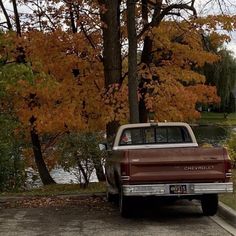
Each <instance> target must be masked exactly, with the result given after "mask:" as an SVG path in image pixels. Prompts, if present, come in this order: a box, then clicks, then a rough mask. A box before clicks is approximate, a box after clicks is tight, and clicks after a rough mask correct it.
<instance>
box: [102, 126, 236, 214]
mask: <svg viewBox="0 0 236 236" xmlns="http://www.w3.org/2000/svg"><path fill="white" fill-rule="evenodd" d="M105 172H106V179H107V185H108V188H107V197H108V200H109V201H110V200H112V199H115V197H116V196H117V197H119V209H120V213H121V215H122V216H123V217H127V216H129V215H130V213H131V212H130V204H131V203H132V199H133V197H137V196H143V197H146V196H161V197H166V198H176V199H178V198H181V199H182V198H185V199H189V200H192V199H197V200H200V202H201V207H202V211H203V214H204V215H208V216H209V215H214V214H216V212H217V208H218V194H219V193H225V192H233V183H232V182H231V175H232V170H231V161H230V158H229V156H228V153H227V150H226V149H225V148H223V147H199V146H198V143H197V141H196V138H195V136H194V133H193V131H192V129H191V127H190V126H189V125H188V124H186V123H182V122H165V123H164V122H163V123H140V124H127V125H122V126H120V128H119V129H118V132H117V134H116V137H115V140H114V143H113V145H112V148H111V150H110V151H108V157H107V161H106V164H105Z"/></svg>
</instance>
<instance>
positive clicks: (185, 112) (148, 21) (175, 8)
mask: <svg viewBox="0 0 236 236" xmlns="http://www.w3.org/2000/svg"><path fill="white" fill-rule="evenodd" d="M44 3H45V4H39V3H38V1H24V4H33V6H34V7H35V9H36V10H35V11H34V12H32V15H31V16H30V17H29V16H27V15H26V18H27V19H28V20H25V21H24V22H21V35H22V37H15V35H14V34H12V33H9V32H7V33H6V34H4V38H5V40H6V41H8V42H9V43H8V45H7V46H5V47H2V49H1V50H2V51H1V52H2V55H3V57H2V58H5V61H4V64H5V69H6V70H7V69H9V67H10V66H11V65H14V66H16V64H15V62H18V63H19V62H21V65H20V66H21V67H24V70H23V71H27V73H26V74H27V75H26V74H24V73H23V74H22V71H19V72H15V75H14V76H13V77H10V80H9V81H12V79H13V80H14V81H13V82H12V84H9V86H8V87H7V88H8V92H9V94H11V96H12V98H13V101H14V110H15V112H16V115H17V117H18V118H19V120H20V122H21V123H22V125H23V127H24V128H25V129H28V132H29V133H30V132H31V134H32V132H33V133H34V134H36V135H38V136H39V139H40V136H43V135H47V134H58V133H68V132H72V131H73V132H75V131H76V132H81V131H91V130H92V131H97V130H102V129H105V127H106V128H107V131H108V138H109V139H110V138H111V137H112V136H113V135H114V133H115V131H116V129H117V127H118V124H119V123H125V122H127V120H128V119H130V118H131V121H132V122H137V121H136V120H135V119H137V117H138V116H137V115H135V114H133V111H131V114H130V116H129V112H128V95H129V96H130V102H132V101H134V103H135V102H136V101H137V98H136V97H135V96H137V89H136V87H137V86H136V85H135V83H137V79H139V81H138V82H139V98H140V102H139V108H140V121H144V122H145V121H147V115H148V112H149V113H150V112H153V113H154V117H155V118H156V119H157V120H160V121H161V120H165V119H167V120H184V121H189V120H193V119H196V118H197V117H198V116H199V113H198V112H197V111H196V109H195V106H196V103H198V102H206V103H208V102H209V103H217V102H219V98H218V97H217V96H216V91H215V89H214V88H213V87H211V86H205V85H204V83H205V77H204V76H203V75H201V74H199V73H197V72H196V68H198V67H202V66H204V64H205V63H214V62H216V61H217V60H218V56H217V55H215V54H214V53H212V52H208V51H206V50H204V49H205V40H204V31H203V29H205V30H207V31H209V34H210V35H211V36H213V35H214V34H215V35H217V37H215V39H214V40H215V41H218V42H223V41H227V40H228V37H226V36H225V35H219V34H216V33H215V29H216V28H217V27H221V28H222V29H224V30H232V29H233V27H234V24H233V23H234V22H235V19H234V18H232V17H229V16H222V15H221V16H208V17H204V18H196V17H195V16H196V11H195V9H194V1H191V2H187V1H186V3H185V2H184V1H181V3H179V1H176V2H175V1H168V3H167V4H163V2H162V1H145V0H143V1H142V2H141V5H140V4H137V5H136V8H135V4H134V3H133V4H131V5H130V4H129V3H130V1H128V2H127V3H128V7H125V6H126V5H125V3H126V1H118V0H115V1H107V0H99V1H45V2H44ZM139 3H140V2H139ZM127 8H128V9H127ZM135 9H136V21H135V20H134V12H135V11H134V10H135ZM183 10H186V11H187V12H191V16H192V15H193V16H194V17H189V18H188V20H187V21H185V20H182V21H181V20H179V19H178V20H177V19H174V20H172V18H168V16H174V17H179V16H180V15H181V14H180V13H182V11H183ZM126 16H127V18H126ZM127 20H128V22H127V24H128V28H127V27H126V24H125V22H126V21H127ZM135 31H136V32H137V36H136V32H135ZM127 40H128V41H129V44H130V48H129V50H130V51H129V56H128V59H129V60H128V69H129V72H128V77H129V81H128V82H127V73H126V70H125V69H126V66H124V64H125V63H124V61H125V60H126V59H127V58H126V56H127V53H128V52H127V46H126V43H127ZM136 42H137V43H136ZM137 45H138V47H137ZM140 45H142V46H143V49H142V55H141V62H140V63H139V66H138V78H136V76H135V74H136V73H135V68H136V64H137V58H136V54H137V51H136V49H137V48H141V46H140ZM122 59H123V60H124V61H123V65H122ZM6 74H7V73H6ZM8 78H9V77H8ZM128 90H129V93H128ZM132 94H133V95H132ZM131 98H134V100H132V99H131ZM132 104H133V103H132ZM130 107H131V108H134V107H133V105H131V106H130ZM134 110H135V111H137V109H134ZM131 116H132V117H131ZM133 117H134V118H133ZM29 123H30V125H29ZM37 145H38V147H40V144H39V142H37ZM35 151H38V153H39V152H40V151H39V148H38V149H37V150H35Z"/></svg>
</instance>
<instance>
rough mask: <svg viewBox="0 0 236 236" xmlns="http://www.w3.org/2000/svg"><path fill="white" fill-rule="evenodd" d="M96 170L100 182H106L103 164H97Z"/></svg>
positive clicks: (95, 165)
mask: <svg viewBox="0 0 236 236" xmlns="http://www.w3.org/2000/svg"><path fill="white" fill-rule="evenodd" d="M94 168H95V170H96V175H97V178H98V181H99V182H103V181H106V177H105V174H104V171H103V168H102V164H101V162H97V163H95V164H94Z"/></svg>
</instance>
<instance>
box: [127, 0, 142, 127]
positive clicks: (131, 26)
mask: <svg viewBox="0 0 236 236" xmlns="http://www.w3.org/2000/svg"><path fill="white" fill-rule="evenodd" d="M135 8H136V2H135V1H133V0H127V29H128V41H129V55H128V87H129V112H130V123H139V106H138V94H137V88H138V82H137V32H136V24H135Z"/></svg>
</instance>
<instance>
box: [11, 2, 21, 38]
mask: <svg viewBox="0 0 236 236" xmlns="http://www.w3.org/2000/svg"><path fill="white" fill-rule="evenodd" d="M12 5H13V10H14V15H15V23H16V32H17V35H18V36H21V26H20V17H19V13H18V9H17V3H16V0H12Z"/></svg>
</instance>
